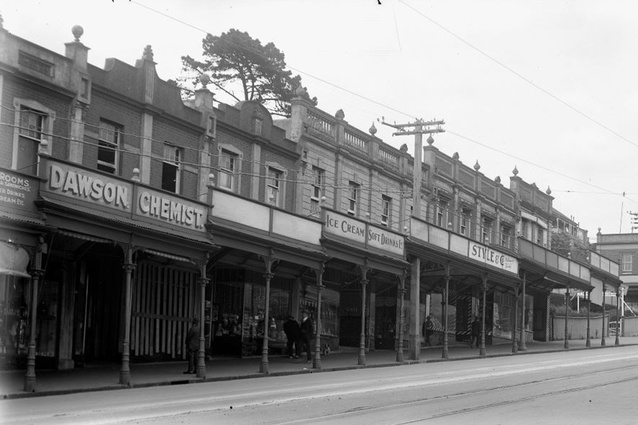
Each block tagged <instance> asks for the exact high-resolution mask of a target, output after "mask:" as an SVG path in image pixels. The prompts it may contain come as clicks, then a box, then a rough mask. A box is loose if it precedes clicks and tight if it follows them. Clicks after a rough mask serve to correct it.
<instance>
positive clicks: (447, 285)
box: [441, 264, 450, 359]
mask: <svg viewBox="0 0 638 425" xmlns="http://www.w3.org/2000/svg"><path fill="white" fill-rule="evenodd" d="M449 301H450V265H449V264H446V265H445V295H444V296H443V302H444V304H443V352H442V353H441V357H442V358H444V359H447V358H449V356H450V355H449V350H448V348H449V347H448V340H447V331H448V317H447V305H448V302H449Z"/></svg>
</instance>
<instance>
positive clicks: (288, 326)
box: [284, 316, 301, 359]
mask: <svg viewBox="0 0 638 425" xmlns="http://www.w3.org/2000/svg"><path fill="white" fill-rule="evenodd" d="M300 332H301V328H300V327H299V322H297V321H296V320H295V318H294V317H293V316H288V320H286V323H284V333H285V334H286V339H287V341H286V352H287V353H288V358H289V359H293V358H294V359H298V358H299V355H300V354H301V347H300V342H301V335H300ZM293 346H294V351H293Z"/></svg>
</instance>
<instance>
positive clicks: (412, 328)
mask: <svg viewBox="0 0 638 425" xmlns="http://www.w3.org/2000/svg"><path fill="white" fill-rule="evenodd" d="M420 298H421V260H420V259H419V258H418V257H414V258H413V260H412V264H411V273H410V318H409V327H408V329H409V339H408V357H409V358H410V360H419V358H420V357H421V318H420V315H419V314H420V311H419V299H420Z"/></svg>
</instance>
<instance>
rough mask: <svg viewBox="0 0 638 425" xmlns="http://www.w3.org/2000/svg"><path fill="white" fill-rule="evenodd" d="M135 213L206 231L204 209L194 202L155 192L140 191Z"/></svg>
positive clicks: (148, 190)
mask: <svg viewBox="0 0 638 425" xmlns="http://www.w3.org/2000/svg"><path fill="white" fill-rule="evenodd" d="M135 212H136V213H137V214H139V215H141V216H146V217H150V218H153V219H156V220H161V221H164V222H167V223H169V224H174V225H177V226H181V227H186V228H189V229H193V230H204V219H205V214H204V208H202V207H201V206H200V205H198V204H196V203H194V202H189V201H186V200H184V199H180V198H177V197H176V196H171V195H168V194H165V193H160V192H156V191H154V190H150V189H146V190H141V191H140V193H139V195H138V199H137V209H136V211H135Z"/></svg>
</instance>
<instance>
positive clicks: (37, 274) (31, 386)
mask: <svg viewBox="0 0 638 425" xmlns="http://www.w3.org/2000/svg"><path fill="white" fill-rule="evenodd" d="M36 250H37V252H36V254H35V267H34V269H33V270H32V271H31V285H32V288H31V311H30V312H29V313H31V314H30V316H31V317H30V320H31V323H30V325H31V326H30V327H29V328H30V334H29V350H28V353H27V373H26V375H24V390H25V391H26V392H29V393H32V392H34V391H35V382H36V379H35V342H36V340H35V332H36V320H37V318H38V285H39V282H40V279H41V278H42V276H43V275H44V271H43V270H41V269H40V267H41V264H42V252H41V251H42V249H41V246H40V244H38V246H37V247H36Z"/></svg>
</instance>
